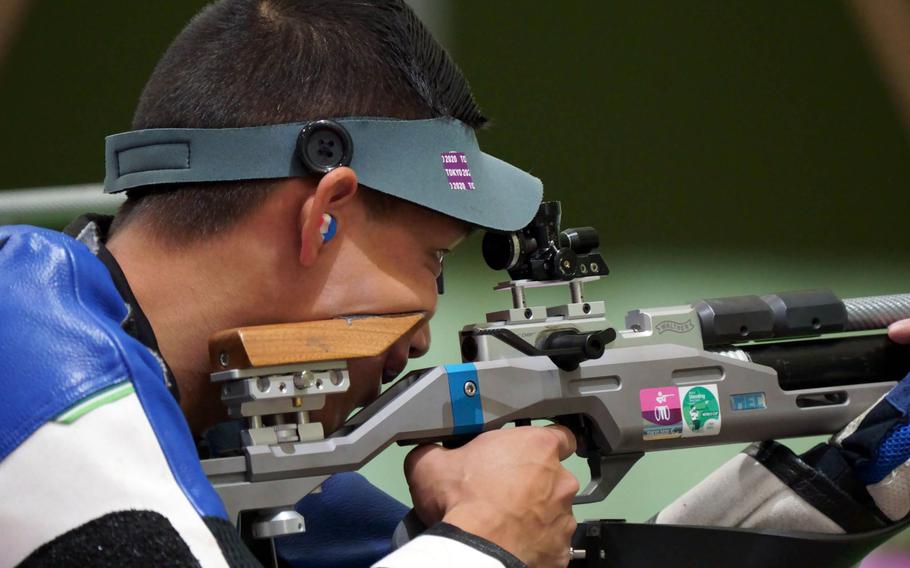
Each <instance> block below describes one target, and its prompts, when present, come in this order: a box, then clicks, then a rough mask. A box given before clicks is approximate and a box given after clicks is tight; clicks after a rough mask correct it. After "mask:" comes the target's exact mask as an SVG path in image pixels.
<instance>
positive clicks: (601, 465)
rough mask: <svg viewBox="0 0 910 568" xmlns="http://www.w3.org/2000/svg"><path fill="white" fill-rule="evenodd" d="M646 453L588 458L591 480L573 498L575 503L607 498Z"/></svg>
mask: <svg viewBox="0 0 910 568" xmlns="http://www.w3.org/2000/svg"><path fill="white" fill-rule="evenodd" d="M643 455H645V454H644V452H635V453H630V454H608V455H603V454H596V455H593V456H591V457H589V458H588V469H589V470H590V471H591V481H589V482H588V484H587V485H585V486H584V487H583V488H582V489H581V491H579V492H578V494H577V495H576V496H575V498H574V499H572V504H573V505H583V504H585V503H597V502H599V501H603V500H604V499H606V498H607V495H609V494H610V492H611V491H613V489H614V488H615V487H616V486H617V485H619V482H620V481H621V480H622V478H623V477H625V476H626V474H627V473H629V470H630V469H632V466H633V465H635V463H636V462H637V461H638V460H640V459H641V457H642V456H643Z"/></svg>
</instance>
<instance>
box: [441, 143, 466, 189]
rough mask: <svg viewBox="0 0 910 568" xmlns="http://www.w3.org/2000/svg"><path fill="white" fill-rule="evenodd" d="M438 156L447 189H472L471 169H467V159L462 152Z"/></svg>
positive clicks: (445, 153) (444, 153)
mask: <svg viewBox="0 0 910 568" xmlns="http://www.w3.org/2000/svg"><path fill="white" fill-rule="evenodd" d="M440 156H442V167H443V169H444V170H445V172H446V179H448V180H449V189H462V190H472V189H474V180H473V179H472V178H471V168H469V167H468V157H467V156H465V155H464V152H443V153H442V154H440Z"/></svg>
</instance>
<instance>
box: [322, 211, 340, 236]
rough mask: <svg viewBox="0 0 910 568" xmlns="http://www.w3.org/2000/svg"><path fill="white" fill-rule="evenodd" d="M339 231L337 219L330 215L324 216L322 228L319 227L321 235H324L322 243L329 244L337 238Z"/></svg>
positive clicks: (324, 214)
mask: <svg viewBox="0 0 910 568" xmlns="http://www.w3.org/2000/svg"><path fill="white" fill-rule="evenodd" d="M337 230H338V223H337V222H336V221H335V218H334V217H332V216H331V215H329V214H328V213H323V214H322V226H321V227H319V233H320V234H321V235H322V242H323V243H327V242H329V241H331V240H332V238H334V237H335V231H337Z"/></svg>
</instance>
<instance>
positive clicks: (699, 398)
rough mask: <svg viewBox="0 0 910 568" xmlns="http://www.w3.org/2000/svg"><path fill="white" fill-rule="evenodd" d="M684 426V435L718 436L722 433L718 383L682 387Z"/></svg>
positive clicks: (681, 398) (686, 436)
mask: <svg viewBox="0 0 910 568" xmlns="http://www.w3.org/2000/svg"><path fill="white" fill-rule="evenodd" d="M679 396H680V401H681V403H682V417H683V424H682V426H683V428H682V437H683V438H689V437H693V436H716V435H718V434H720V424H721V415H720V402H719V401H718V398H717V385H694V386H691V387H680V389H679Z"/></svg>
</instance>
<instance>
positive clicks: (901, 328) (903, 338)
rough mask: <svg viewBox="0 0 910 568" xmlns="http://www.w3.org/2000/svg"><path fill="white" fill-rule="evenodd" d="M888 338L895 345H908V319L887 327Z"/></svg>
mask: <svg viewBox="0 0 910 568" xmlns="http://www.w3.org/2000/svg"><path fill="white" fill-rule="evenodd" d="M888 337H890V338H891V341H893V342H895V343H905V344H910V319H905V320H901V321H896V322H894V323H892V324H891V325H889V326H888Z"/></svg>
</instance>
